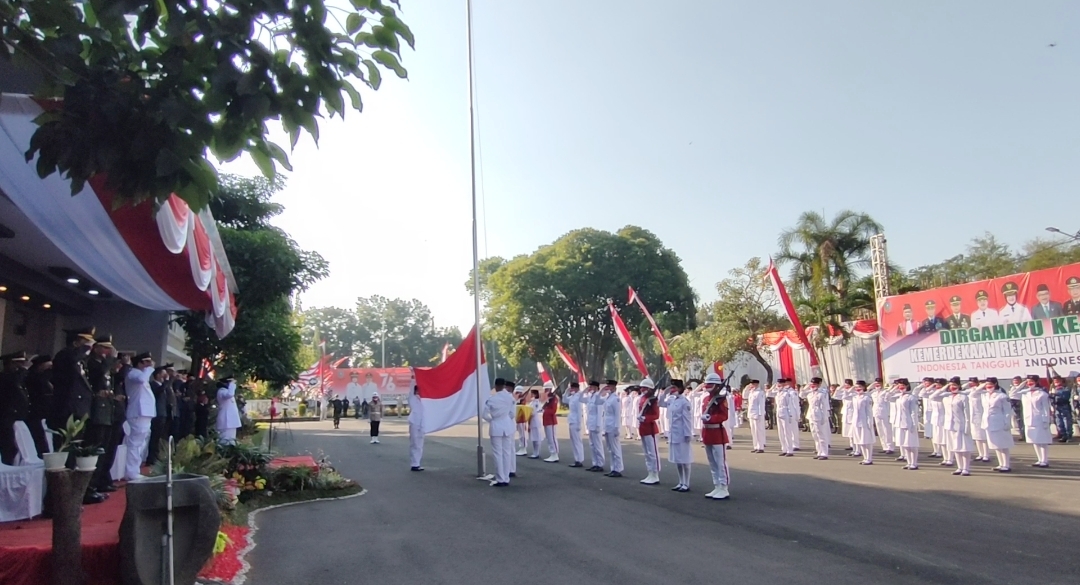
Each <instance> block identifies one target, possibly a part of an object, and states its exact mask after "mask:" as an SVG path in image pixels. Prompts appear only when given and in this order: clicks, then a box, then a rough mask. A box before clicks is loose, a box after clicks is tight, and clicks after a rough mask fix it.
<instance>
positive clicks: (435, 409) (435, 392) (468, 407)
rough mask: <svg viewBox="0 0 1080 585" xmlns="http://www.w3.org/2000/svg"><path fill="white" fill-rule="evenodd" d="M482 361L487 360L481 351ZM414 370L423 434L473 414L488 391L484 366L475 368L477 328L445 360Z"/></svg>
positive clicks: (474, 414)
mask: <svg viewBox="0 0 1080 585" xmlns="http://www.w3.org/2000/svg"><path fill="white" fill-rule="evenodd" d="M481 363H484V364H486V363H487V359H486V358H485V357H483V355H482V354H481ZM413 372H414V375H415V376H416V385H417V387H419V389H420V390H419V393H420V402H421V404H423V409H424V424H423V431H424V434H425V435H426V434H428V433H434V432H436V431H441V430H443V429H445V428H448V427H452V426H454V425H456V424H460V423H463V422H465V421H467V420H469V419H470V418H472V417H474V416H476V405H477V403H478V401H479V399H480V396H481V394H480V393H481V392H482V393H483V394H484V395H486V394H487V393H488V392H489V391H490V390H491V382H490V381H489V380H488V371H487V368H486V367H485V368H480V372H479V373H478V372H477V371H476V327H473V329H472V331H470V332H469V335H468V337H466V338H465V340H464V341H462V342H461V345H460V346H458V351H455V352H454V353H452V354H450V355H449V356H447V358H446V361H445V362H443V363H441V364H439V365H437V366H435V367H433V368H416V369H415V370H413Z"/></svg>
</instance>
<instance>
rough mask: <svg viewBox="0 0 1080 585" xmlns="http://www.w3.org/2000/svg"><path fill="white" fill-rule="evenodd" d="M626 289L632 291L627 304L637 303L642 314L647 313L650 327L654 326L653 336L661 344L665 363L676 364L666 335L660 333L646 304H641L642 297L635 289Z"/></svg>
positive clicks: (646, 316) (630, 287) (629, 287)
mask: <svg viewBox="0 0 1080 585" xmlns="http://www.w3.org/2000/svg"><path fill="white" fill-rule="evenodd" d="M626 288H628V289H630V299H629V300H628V301H626V303H627V304H630V303H633V302H635V301H636V302H637V305H638V306H639V307H641V312H642V313H645V318H646V319H648V320H649V325H651V326H652V332H653V335H655V336H656V340H657V341H659V342H660V350H661V351H662V352H663V353H664V363H665V364H667V365H669V366H670V365H672V364H674V363H675V360H674V359H672V357H671V350H669V349H668V344H667V341H666V340H665V339H664V334H663V333H661V332H660V327H659V326H658V325H657V324H656V319H653V316H652V313H650V312H649V310H648V309H646V308H645V303H643V302H641V297H639V296H638V295H637V292H635V291H634V287H632V286H628V287H626Z"/></svg>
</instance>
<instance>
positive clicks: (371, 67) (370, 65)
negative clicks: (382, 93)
mask: <svg viewBox="0 0 1080 585" xmlns="http://www.w3.org/2000/svg"><path fill="white" fill-rule="evenodd" d="M364 65H365V66H366V67H367V70H368V78H367V84H368V85H369V86H370V87H371V89H375V90H378V89H379V86H380V85H382V73H380V72H379V67H378V66H377V65H375V62H374V61H372V60H371V59H364Z"/></svg>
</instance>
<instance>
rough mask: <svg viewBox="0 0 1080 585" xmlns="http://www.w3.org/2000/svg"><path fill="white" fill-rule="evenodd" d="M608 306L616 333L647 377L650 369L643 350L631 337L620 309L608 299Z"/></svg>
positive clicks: (639, 369) (643, 374) (631, 357)
mask: <svg viewBox="0 0 1080 585" xmlns="http://www.w3.org/2000/svg"><path fill="white" fill-rule="evenodd" d="M608 308H609V309H611V322H612V323H614V324H615V335H616V336H618V338H619V342H620V343H622V346H623V349H625V350H626V353H628V354H630V359H631V360H633V362H634V365H635V366H637V369H638V371H639V372H641V375H642V376H643V377H646V378H647V377H648V376H649V369H648V368H646V367H645V360H644V359H642V358H641V352H640V351H638V348H637V346H636V345H634V340H633V339H631V338H630V331H629V330H627V329H626V323H623V320H622V317H620V316H619V311H618V310H616V309H615V305H613V304H611V302H610V301H608Z"/></svg>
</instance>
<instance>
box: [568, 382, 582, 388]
mask: <svg viewBox="0 0 1080 585" xmlns="http://www.w3.org/2000/svg"><path fill="white" fill-rule="evenodd" d="M570 387H571V388H581V384H578V383H577V382H570Z"/></svg>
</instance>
